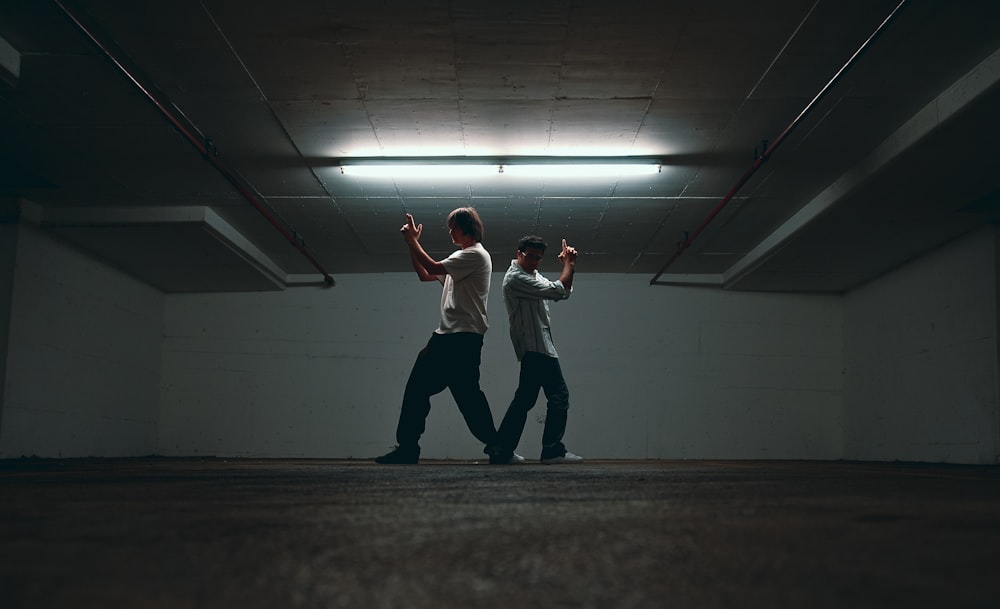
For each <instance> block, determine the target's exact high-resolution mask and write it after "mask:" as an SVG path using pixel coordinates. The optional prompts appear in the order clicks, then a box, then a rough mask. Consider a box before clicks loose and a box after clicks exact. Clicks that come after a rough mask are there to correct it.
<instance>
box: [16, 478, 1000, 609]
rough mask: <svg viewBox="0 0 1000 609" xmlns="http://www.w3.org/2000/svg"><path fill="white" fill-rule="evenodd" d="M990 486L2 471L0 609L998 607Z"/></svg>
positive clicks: (997, 524)
mask: <svg viewBox="0 0 1000 609" xmlns="http://www.w3.org/2000/svg"><path fill="white" fill-rule="evenodd" d="M998 575H1000V468H998V467H993V466H985V467H978V466H942V465H913V464H871V463H827V462H747V461H725V462H723V461H641V462H636V461H591V462H588V463H585V464H582V465H563V466H543V465H538V464H529V465H523V466H505V467H497V466H488V465H485V464H480V463H475V462H459V461H445V462H440V461H439V462H433V461H425V462H421V464H420V465H415V466H378V465H375V464H372V463H370V462H360V461H326V460H217V459H181V460H175V459H136V460H52V461H50V460H12V461H0V607H3V608H4V609H20V608H32V609H35V608H48V607H52V608H56V607H58V608H69V607H72V608H75V609H80V608H89V607H95V608H96V607H100V608H102V609H106V608H119V607H126V608H145V607H157V608H159V607H162V608H170V609H182V608H187V607H206V608H208V607H211V608H213V609H218V608H228V607H240V608H256V607H261V608H264V607H267V608H293V607H309V608H320V607H357V608H366V609H367V608H381V607H400V608H402V607H406V608H416V607H428V608H430V607H433V608H441V609H444V608H451V607H462V608H472V607H475V608H478V607H483V608H493V607H496V608H504V609H526V608H532V607H546V608H548V607H567V608H574V609H579V608H588V607H594V608H602V609H603V608H629V607H670V608H685V607H691V608H695V607H696V608H702V609H711V608H723V607H725V608H731V607H737V608H754V607H762V608H763V607H766V608H767V609H775V608H785V607H794V608H810V609H817V608H824V607H835V608H852V609H858V608H866V607H878V608H884V607H907V608H910V607H934V608H944V607H947V608H961V607H983V608H987V607H989V608H990V609H995V608H996V607H1000V584H997V583H996V581H997V579H996V578H997V576H998Z"/></svg>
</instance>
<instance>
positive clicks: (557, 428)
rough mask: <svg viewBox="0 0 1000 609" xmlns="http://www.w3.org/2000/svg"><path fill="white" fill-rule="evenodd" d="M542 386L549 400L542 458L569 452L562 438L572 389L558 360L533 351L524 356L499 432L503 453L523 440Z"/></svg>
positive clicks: (509, 450) (543, 434)
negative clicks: (526, 425)
mask: <svg viewBox="0 0 1000 609" xmlns="http://www.w3.org/2000/svg"><path fill="white" fill-rule="evenodd" d="M539 389H541V390H543V391H545V397H546V399H547V400H548V409H547V411H546V413H545V427H544V428H543V429H542V458H543V459H546V458H549V457H560V456H562V455H564V454H566V447H565V446H564V445H563V443H562V439H563V434H564V433H565V432H566V415H567V410H568V409H569V390H568V389H567V388H566V381H565V380H564V379H563V374H562V368H560V367H559V359H558V358H555V357H549V356H548V355H544V354H542V353H536V352H534V351H529V352H527V353H525V354H524V357H522V358H521V373H520V376H519V378H518V383H517V391H515V392H514V399H513V400H512V401H511V403H510V406H509V407H508V408H507V413H506V414H505V415H504V417H503V421H501V422H500V430H499V431H498V432H497V438H498V444H499V445H500V448H501V450H502V451H503V452H504V453H509V452H513V451H514V449H516V448H517V444H518V442H520V441H521V434H522V433H524V424H525V422H527V420H528V411H529V410H531V409H532V408H534V407H535V402H536V401H537V400H538V391H539Z"/></svg>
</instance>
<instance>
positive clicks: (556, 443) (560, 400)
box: [539, 356, 569, 459]
mask: <svg viewBox="0 0 1000 609" xmlns="http://www.w3.org/2000/svg"><path fill="white" fill-rule="evenodd" d="M543 357H545V356H543ZM545 360H546V361H545V362H543V363H541V364H540V365H539V369H540V371H541V372H542V373H543V378H544V380H543V381H542V389H543V390H544V391H545V397H546V399H547V400H548V404H547V407H546V411H545V427H544V429H543V430H542V459H548V458H552V457H561V456H563V455H565V454H566V446H565V445H564V444H563V443H562V439H563V434H565V433H566V419H567V415H568V410H569V389H568V388H567V387H566V380H565V379H564V378H563V374H562V368H561V367H560V366H559V359H558V358H555V357H545Z"/></svg>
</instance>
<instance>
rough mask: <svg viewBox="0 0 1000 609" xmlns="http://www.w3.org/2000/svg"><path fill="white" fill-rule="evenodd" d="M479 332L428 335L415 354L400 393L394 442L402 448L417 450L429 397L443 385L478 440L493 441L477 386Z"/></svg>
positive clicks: (487, 408) (483, 398)
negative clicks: (401, 401) (423, 345)
mask: <svg viewBox="0 0 1000 609" xmlns="http://www.w3.org/2000/svg"><path fill="white" fill-rule="evenodd" d="M482 350H483V335H482V334H476V333H474V332H457V333H454V334H437V333H434V334H432V335H431V339H430V340H429V341H428V342H427V346H426V347H424V348H423V349H422V350H421V351H420V353H419V354H418V355H417V361H416V362H414V364H413V370H411V371H410V378H409V380H407V381H406V389H405V390H404V392H403V408H402V410H401V411H400V413H399V425H397V427H396V442H397V443H398V444H399V446H400V448H402V449H406V450H408V449H418V448H419V447H420V444H419V441H420V436H421V435H423V433H424V428H425V424H426V421H427V415H428V414H429V413H430V411H431V399H430V398H431V396H432V395H436V394H438V393H441V392H442V391H444V389H445V388H446V387H447V388H448V389H449V390H451V395H452V397H453V398H455V403H456V404H458V409H459V411H461V413H462V416H463V417H465V423H466V425H468V426H469V431H471V432H472V435H474V436H475V437H476V438H477V439H478V440H479V441H480V442H482V443H483V444H485V445H491V444H493V443H494V442H495V441H496V427H494V425H493V413H491V412H490V405H489V403H488V402H487V401H486V395H485V394H484V393H483V391H482V389H480V388H479V362H480V360H481V358H482Z"/></svg>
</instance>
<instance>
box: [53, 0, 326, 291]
mask: <svg viewBox="0 0 1000 609" xmlns="http://www.w3.org/2000/svg"><path fill="white" fill-rule="evenodd" d="M55 3H56V4H57V5H58V6H59V8H60V9H62V11H63V13H65V14H66V16H67V17H69V19H70V20H71V21H72V22H73V23H74V24H75V25H76V27H77V28H78V29H79V30H80V31H81V32H83V33H84V34H85V35H86V36H87V38H89V39H90V40H91V42H93V43H94V44H95V45H96V46H97V48H98V49H100V50H101V52H102V53H104V55H105V56H106V57H107V58H108V59H109V60H111V62H112V63H114V64H115V66H116V67H117V68H118V69H119V70H121V72H122V73H123V74H124V75H125V76H126V77H127V78H128V79H129V80H130V81H132V83H133V84H134V85H135V86H136V87H137V88H138V89H139V90H140V91H141V92H142V94H143V95H145V96H146V98H147V99H149V101H151V102H152V103H153V105H154V106H156V109H157V110H159V111H160V113H161V114H162V115H163V116H164V117H165V118H166V119H167V120H168V121H170V123H171V124H172V125H173V126H174V128H176V129H177V130H178V131H179V132H180V133H181V135H183V136H184V138H185V139H187V141H188V142H190V143H191V144H192V145H193V146H194V147H195V148H197V149H198V152H200V153H201V155H202V156H203V157H205V159H206V160H207V161H208V162H209V163H210V164H211V165H212V166H213V167H215V169H216V170H218V171H219V173H221V174H222V176H223V177H224V178H226V180H227V181H228V182H229V183H230V184H232V185H233V187H234V188H236V190H237V191H239V193H240V194H241V195H243V197H244V198H245V199H246V200H247V201H249V202H250V204H251V205H253V206H254V208H255V209H256V210H257V211H259V212H260V213H261V214H262V215H263V216H264V218H266V219H267V221H268V222H270V223H271V225H272V226H274V227H275V228H276V229H278V232H280V233H281V234H282V235H284V237H285V238H286V239H288V241H289V243H291V244H292V245H293V246H294V247H295V249H297V250H299V252H300V253H301V254H302V255H303V256H305V257H306V259H308V260H309V262H310V263H312V265H313V266H314V267H315V268H316V270H318V271H319V272H320V274H322V275H323V281H324V282H326V284H327V285H331V286H332V285H334V281H333V277H332V276H331V275H330V273H328V272H327V271H326V269H324V268H323V265H322V264H320V262H319V261H318V260H317V259H316V258H315V256H313V254H312V253H311V252H310V251H309V250H308V249H307V248H306V245H305V240H304V239H303V238H302V236H301V235H299V234H298V232H296V231H295V229H293V228H291V227H290V226H288V225H287V223H286V222H284V221H283V220H281V219H280V218H279V217H278V216H277V214H276V212H275V211H274V210H273V209H272V208H271V207H270V205H268V204H267V202H265V201H264V200H263V198H262V197H261V196H260V195H259V194H257V193H256V192H255V191H254V188H253V187H252V186H251V185H250V184H249V183H248V182H247V181H246V180H245V179H244V178H243V177H242V176H240V175H239V174H238V173H237V172H236V171H234V170H232V169H231V168H229V167H228V166H227V165H226V164H225V162H223V161H222V159H220V158H219V153H218V151H217V150H216V148H215V145H214V144H213V143H212V141H211V139H209V138H206V137H205V136H204V135H202V133H201V131H200V130H199V129H198V128H197V126H195V125H194V124H193V123H191V121H189V120H188V119H187V117H184V116H183V113H182V112H180V110H179V109H177V108H176V106H174V108H175V109H177V112H180V114H181V117H183V119H182V118H181V117H178V116H177V114H175V113H174V112H173V111H172V110H171V109H170V108H168V107H167V103H166V102H165V101H164V100H163V99H160V97H159V96H158V95H157V94H156V93H154V92H153V91H152V89H151V88H150V87H148V86H146V85H145V84H143V82H142V81H141V80H140V78H139V77H138V76H137V75H136V74H134V73H133V72H132V70H130V69H129V68H128V67H127V66H126V65H125V64H124V63H123V62H122V60H121V59H120V58H119V57H118V56H117V55H116V54H115V53H114V52H112V50H111V49H110V48H109V45H107V44H105V43H104V42H103V41H102V40H101V39H100V37H98V36H97V35H96V34H95V33H94V31H93V29H92V28H90V27H88V26H87V25H86V24H85V23H83V21H82V20H81V19H80V18H79V17H78V16H77V15H76V14H75V13H74V12H73V11H72V10H71V9H70V8H69V7H68V6H66V4H65V2H63V0H55ZM170 105H171V106H173V104H170Z"/></svg>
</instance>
